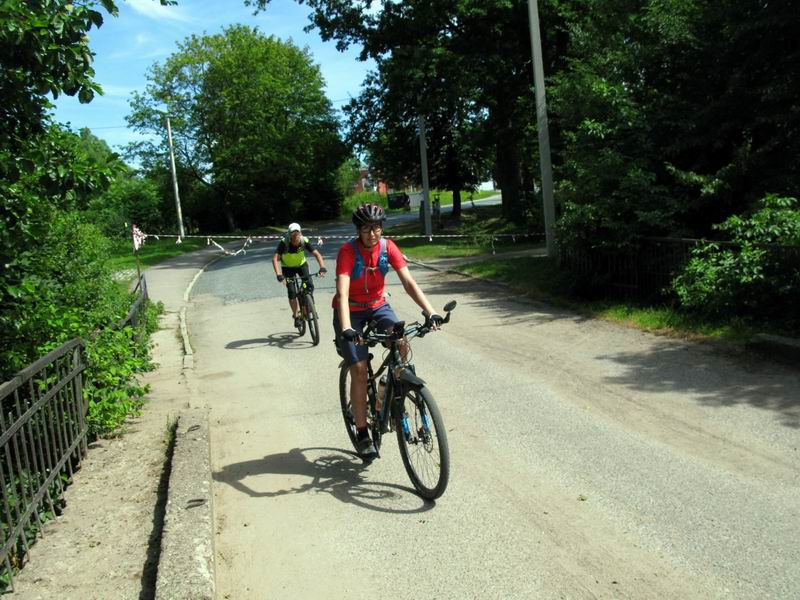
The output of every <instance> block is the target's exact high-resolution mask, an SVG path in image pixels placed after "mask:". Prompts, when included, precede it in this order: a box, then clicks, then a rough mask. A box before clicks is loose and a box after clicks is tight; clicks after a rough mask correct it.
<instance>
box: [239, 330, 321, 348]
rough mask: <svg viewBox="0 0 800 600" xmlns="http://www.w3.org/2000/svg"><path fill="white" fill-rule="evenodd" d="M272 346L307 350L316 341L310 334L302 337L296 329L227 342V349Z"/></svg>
mask: <svg viewBox="0 0 800 600" xmlns="http://www.w3.org/2000/svg"><path fill="white" fill-rule="evenodd" d="M261 347H271V348H280V349H281V350H306V349H308V348H313V347H314V343H313V342H312V341H311V338H310V337H308V336H304V337H300V336H299V335H297V332H296V331H291V332H288V331H287V332H281V333H273V334H272V335H270V336H269V337H265V338H253V339H249V340H234V341H232V342H228V343H227V344H225V349H226V350H252V349H254V348H261Z"/></svg>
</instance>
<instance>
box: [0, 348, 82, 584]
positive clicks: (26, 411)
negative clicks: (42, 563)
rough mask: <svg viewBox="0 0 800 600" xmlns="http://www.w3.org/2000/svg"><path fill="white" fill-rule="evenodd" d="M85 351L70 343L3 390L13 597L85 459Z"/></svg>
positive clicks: (0, 419) (1, 497)
mask: <svg viewBox="0 0 800 600" xmlns="http://www.w3.org/2000/svg"><path fill="white" fill-rule="evenodd" d="M83 349H84V346H83V341H82V340H80V339H74V340H72V341H70V342H67V343H66V344H64V345H63V346H60V347H59V348H56V349H55V350H53V351H52V352H50V353H48V354H47V355H46V356H44V357H43V358H41V359H39V360H38V361H36V362H35V363H33V364H32V365H30V366H29V367H27V368H26V369H24V370H22V371H21V372H20V373H18V374H17V375H16V376H15V377H14V378H13V379H12V380H11V381H8V382H6V383H4V384H2V385H0V431H2V434H0V528H1V529H2V538H1V540H2V546H1V547H0V561H2V566H3V568H4V571H5V572H4V573H3V572H2V570H0V575H5V577H6V578H7V579H8V584H10V585H11V586H12V589H13V574H14V572H15V570H16V569H18V568H19V567H20V566H21V565H22V563H23V562H24V561H25V560H26V558H27V556H28V554H29V550H30V545H31V543H32V542H33V541H34V540H35V538H36V535H37V534H38V533H39V532H40V531H41V527H42V524H43V519H45V520H46V517H47V516H48V515H47V514H46V513H48V512H49V513H50V515H55V514H56V512H57V507H58V506H59V504H60V502H61V498H62V497H63V494H64V489H65V487H66V485H67V484H68V483H69V481H70V480H71V479H72V475H73V473H74V472H75V470H76V469H77V468H78V466H79V465H80V462H81V460H82V458H83V457H84V455H85V454H86V432H87V425H86V420H85V416H86V409H87V407H86V403H85V401H84V398H83V378H82V373H83V370H84V369H85V368H86V364H85V362H84V357H83Z"/></svg>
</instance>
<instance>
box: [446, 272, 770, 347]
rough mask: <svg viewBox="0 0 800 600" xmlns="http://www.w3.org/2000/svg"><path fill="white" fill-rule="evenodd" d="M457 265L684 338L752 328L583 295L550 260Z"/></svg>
mask: <svg viewBox="0 0 800 600" xmlns="http://www.w3.org/2000/svg"><path fill="white" fill-rule="evenodd" d="M459 270H461V271H464V272H466V273H470V274H471V275H475V276H477V277H481V278H486V279H494V280H497V281H502V282H503V283H506V284H508V285H510V286H511V287H512V288H513V289H514V290H517V291H519V292H520V293H522V294H524V295H525V296H527V297H529V298H531V299H534V300H541V301H543V302H547V303H549V304H553V305H556V306H563V307H566V308H569V309H571V310H574V311H576V312H578V313H580V314H583V315H586V316H589V317H593V318H596V319H603V320H606V321H611V322H614V323H619V324H622V325H626V326H629V327H635V328H636V329H641V330H643V331H649V332H653V333H659V334H666V335H672V336H676V337H683V338H693V339H705V340H720V341H724V342H729V343H732V344H735V345H737V346H740V345H741V344H743V343H744V342H746V341H747V340H748V339H749V338H750V337H752V336H753V334H754V333H755V332H756V331H755V328H754V326H753V325H752V324H750V323H747V322H745V321H743V320H731V321H727V322H724V321H713V320H709V319H703V318H700V317H695V316H691V315H687V314H685V313H683V312H682V311H680V310H677V309H676V308H674V307H671V306H668V305H661V306H647V305H638V304H635V303H630V302H623V301H611V300H602V301H599V300H586V299H582V298H581V297H580V296H579V295H578V293H577V290H578V289H579V282H578V280H577V279H576V277H575V276H574V275H572V274H571V273H568V272H565V271H562V270H560V269H559V268H558V266H557V264H556V263H555V261H554V260H551V259H548V258H544V257H523V258H510V259H502V260H484V261H481V262H473V263H467V264H465V265H462V266H460V267H459Z"/></svg>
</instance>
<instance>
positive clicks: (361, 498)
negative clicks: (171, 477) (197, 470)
mask: <svg viewBox="0 0 800 600" xmlns="http://www.w3.org/2000/svg"><path fill="white" fill-rule="evenodd" d="M306 452H314V453H319V452H327V454H320V455H319V456H317V457H316V458H314V459H313V460H309V458H308V457H306V455H305V453H306ZM365 469H366V466H365V465H364V463H363V462H362V461H361V459H359V458H358V457H357V456H356V455H355V454H354V453H352V452H346V451H344V450H339V449H338V448H304V449H301V448H292V449H291V450H290V451H289V452H281V453H278V454H270V455H269V456H265V457H264V458H261V459H257V460H248V461H244V462H239V463H234V464H230V465H226V466H224V467H223V468H222V470H221V471H216V472H215V473H214V475H213V476H214V481H218V482H220V483H226V484H228V485H230V486H231V487H232V488H234V489H236V490H239V491H240V492H242V493H244V494H247V495H248V496H251V497H253V498H275V497H277V496H286V495H289V494H303V493H307V492H325V493H328V494H331V495H332V496H333V497H334V498H336V499H337V500H340V501H342V502H346V503H348V504H355V505H357V506H361V507H363V508H368V509H370V510H374V511H378V512H388V513H419V512H425V511H427V510H430V509H431V508H433V507H434V506H435V502H433V501H428V500H423V499H422V498H419V496H417V495H416V493H415V492H414V490H413V489H411V488H408V487H404V486H401V485H396V484H392V483H382V482H374V481H366V480H365V479H364V477H363V473H364V472H365ZM262 475H301V476H305V477H308V478H309V480H308V482H307V483H303V484H301V485H297V486H295V487H291V488H288V489H280V490H272V491H257V490H255V489H253V488H251V487H249V486H248V485H247V484H245V483H244V479H245V478H247V477H259V476H262ZM409 498H414V499H416V500H418V501H419V503H420V506H418V507H416V508H399V507H392V506H391V505H392V504H396V501H397V500H399V499H402V500H404V501H405V502H404V504H407V501H408V499H409Z"/></svg>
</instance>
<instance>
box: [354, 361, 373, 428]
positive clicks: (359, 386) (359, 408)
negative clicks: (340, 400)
mask: <svg viewBox="0 0 800 600" xmlns="http://www.w3.org/2000/svg"><path fill="white" fill-rule="evenodd" d="M368 376H369V370H368V369H367V361H366V360H362V361H361V362H357V363H356V364H354V365H351V366H350V403H351V404H352V406H353V417H354V418H355V420H356V429H361V428H363V427H366V426H367V377H368Z"/></svg>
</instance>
